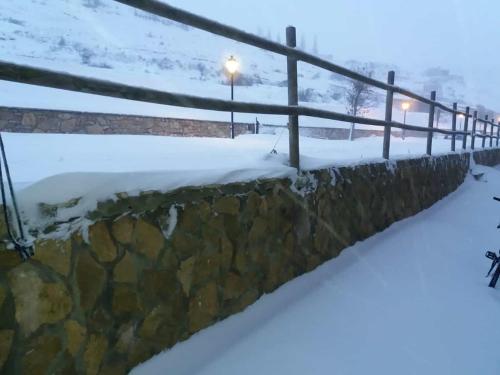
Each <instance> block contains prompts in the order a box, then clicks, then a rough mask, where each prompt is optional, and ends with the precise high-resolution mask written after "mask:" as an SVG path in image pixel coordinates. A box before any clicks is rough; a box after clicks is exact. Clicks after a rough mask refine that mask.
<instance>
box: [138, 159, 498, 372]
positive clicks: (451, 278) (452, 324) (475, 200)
mask: <svg viewBox="0 0 500 375" xmlns="http://www.w3.org/2000/svg"><path fill="white" fill-rule="evenodd" d="M476 169H478V170H482V171H484V172H486V174H485V178H484V179H485V180H486V181H487V182H484V181H479V182H478V181H475V180H473V179H472V178H470V177H469V178H468V179H467V181H466V182H465V183H464V184H463V185H462V186H461V187H460V188H459V190H458V191H457V192H455V193H453V194H451V195H450V196H449V197H447V198H445V199H443V200H442V201H440V202H438V203H437V204H436V205H434V206H433V207H431V208H430V209H428V210H426V211H424V212H422V213H420V214H418V215H416V216H415V217H413V218H410V219H407V220H404V221H402V222H399V223H396V224H394V225H392V226H391V227H390V228H389V229H387V230H386V231H384V232H382V233H380V234H378V235H375V236H373V237H371V238H370V239H368V240H366V241H364V242H362V243H358V244H356V245H354V246H353V247H351V248H349V249H347V250H345V251H344V252H343V253H342V254H341V255H340V256H339V257H338V258H337V259H334V260H332V261H330V262H328V263H326V264H324V265H322V266H321V267H319V268H318V269H317V270H315V271H313V272H311V273H309V274H306V275H303V276H302V277H299V278H297V279H295V280H293V281H291V282H289V283H288V284H286V285H284V286H282V287H281V288H279V289H278V290H277V291H275V292H274V293H272V294H270V295H266V296H264V297H262V298H261V299H260V300H258V301H257V302H256V303H255V304H254V305H252V306H250V307H249V308H248V309H247V310H246V311H244V312H243V313H240V314H237V315H235V316H232V317H230V318H228V319H226V320H225V321H222V322H220V323H218V324H216V325H215V326H212V327H210V328H208V329H206V330H204V331H202V332H200V333H198V334H196V335H194V336H193V337H192V338H190V339H189V340H188V341H186V342H183V343H180V344H178V345H177V346H175V347H174V348H173V349H172V350H170V351H167V352H165V353H162V354H160V355H159V356H157V357H155V358H153V359H152V360H150V361H148V362H146V363H145V364H143V365H142V366H140V367H138V368H136V369H135V370H134V371H133V374H135V375H140V374H165V373H168V374H170V373H171V374H176V375H183V374H203V375H209V374H210V375H211V374H214V375H215V374H217V375H225V374H228V375H229V374H238V375H242V374H288V375H290V374H342V375H343V374H353V375H357V374H363V375H365V374H383V375H392V374H394V375H399V374H419V375H421V374H440V375H443V374H453V375H461V374H463V375H471V374H481V375H498V374H500V356H499V355H498V353H497V352H498V344H499V341H498V340H499V337H500V324H498V317H499V316H500V288H498V289H496V290H494V289H491V288H488V287H487V283H488V279H486V278H485V277H484V276H485V273H486V271H487V269H488V267H489V265H490V263H489V261H488V260H487V259H486V258H485V257H484V253H485V251H486V250H495V249H497V246H498V245H499V241H498V240H499V239H500V232H498V231H497V230H496V229H495V227H496V224H497V223H498V221H499V218H500V203H497V202H494V201H493V200H492V196H493V195H495V194H500V171H498V170H496V169H492V168H487V167H482V166H478V167H476Z"/></svg>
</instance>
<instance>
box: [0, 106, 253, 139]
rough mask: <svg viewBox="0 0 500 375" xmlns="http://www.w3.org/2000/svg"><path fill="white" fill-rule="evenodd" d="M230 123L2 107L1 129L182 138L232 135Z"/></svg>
mask: <svg viewBox="0 0 500 375" xmlns="http://www.w3.org/2000/svg"><path fill="white" fill-rule="evenodd" d="M253 126H254V125H253V124H243V123H236V124H235V134H236V135H240V134H247V133H253V132H254V128H253ZM230 129H231V126H230V123H229V122H220V121H200V120H187V119H176V118H168V117H147V116H131V115H115V114H107V113H89V112H72V111H55V110H44V109H29V108H11V107H0V130H1V131H7V132H16V133H60V134H138V135H139V134H140V135H170V136H179V137H218V138H228V137H229V136H230Z"/></svg>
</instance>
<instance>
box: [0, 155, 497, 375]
mask: <svg viewBox="0 0 500 375" xmlns="http://www.w3.org/2000/svg"><path fill="white" fill-rule="evenodd" d="M482 153H484V155H483V156H481V157H482V158H488V159H489V160H493V159H495V160H498V159H499V158H500V152H499V151H498V150H489V151H482ZM468 167H469V155H468V154H467V153H464V154H450V155H445V156H440V157H433V158H427V157H425V158H419V159H411V160H401V161H397V162H390V163H378V164H368V165H359V166H355V167H342V168H332V169H324V170H318V171H312V172H308V173H305V174H304V175H302V176H300V177H299V178H298V179H297V180H296V181H295V182H293V183H292V181H291V180H289V179H273V180H265V181H255V182H250V183H235V184H229V185H223V186H206V187H200V188H188V187H186V188H182V189H179V190H177V191H173V192H170V193H165V194H160V193H157V192H148V193H143V194H141V195H140V196H138V197H127V196H126V195H124V194H122V195H119V198H118V199H117V200H115V201H107V202H101V203H100V204H99V206H98V209H97V210H96V211H95V212H92V213H89V214H88V215H87V219H89V220H91V222H92V223H93V224H92V225H90V227H89V228H88V233H87V232H86V231H83V232H82V233H83V234H82V233H80V232H75V233H72V234H71V235H70V236H69V238H67V239H59V240H38V241H37V243H36V255H35V257H34V258H33V259H31V260H30V261H28V262H25V263H21V262H20V261H19V259H18V257H17V255H16V254H15V253H13V252H9V251H0V369H3V373H9V374H13V373H26V374H44V373H68V374H74V373H78V374H124V373H126V371H128V370H129V369H131V368H132V367H133V366H135V365H137V364H138V363H140V362H142V361H145V360H147V359H148V358H150V357H151V356H153V355H154V354H155V353H158V352H160V351H161V350H163V349H165V348H169V347H171V346H173V345H174V344H175V343H177V342H179V341H182V340H185V339H187V338H188V337H190V336H191V335H192V334H193V333H195V332H197V331H199V330H201V329H203V328H205V327H208V326H210V325H211V324H214V323H215V322H217V321H219V320H221V319H224V318H226V317H228V316H230V315H231V314H234V313H236V312H238V311H242V310H243V309H245V307H247V306H248V305H250V304H252V303H253V302H254V301H256V300H257V299H258V298H259V297H260V296H261V295H263V294H264V293H270V292H272V291H273V290H275V289H276V288H278V287H279V286H280V285H282V284H284V283H286V282H287V281H289V280H291V279H293V278H294V277H297V276H299V275H301V274H303V273H305V272H309V271H311V270H313V269H314V268H316V267H317V266H318V265H320V264H321V263H323V262H325V261H327V260H329V259H331V258H334V257H336V256H337V255H338V254H339V253H340V252H341V251H342V250H343V249H345V248H347V247H349V246H351V245H352V244H354V243H355V242H356V241H361V240H363V239H365V238H367V237H369V236H371V235H373V234H375V233H377V232H379V231H381V230H383V229H385V228H387V227H388V226H389V225H391V224H392V223H394V222H396V221H398V220H401V219H404V218H406V217H409V216H411V215H414V214H416V213H418V212H419V211H421V210H423V209H425V208H427V207H429V206H431V205H432V204H433V203H435V202H436V201H438V200H439V199H441V198H443V197H445V196H446V195H447V194H449V193H450V192H452V191H454V190H455V189H456V188H457V187H458V186H459V185H460V184H461V183H462V182H463V180H464V177H465V175H466V173H467V171H468ZM59 225H63V224H59ZM57 229H58V228H57V225H55V226H53V227H52V228H51V231H52V232H53V231H55V230H57ZM195 354H196V353H193V355H195Z"/></svg>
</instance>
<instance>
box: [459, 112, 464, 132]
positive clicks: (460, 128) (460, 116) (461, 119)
mask: <svg viewBox="0 0 500 375" xmlns="http://www.w3.org/2000/svg"><path fill="white" fill-rule="evenodd" d="M458 117H459V118H460V126H459V128H458V130H462V124H463V122H464V118H465V116H464V115H463V114H461V113H460V114H459V115H458Z"/></svg>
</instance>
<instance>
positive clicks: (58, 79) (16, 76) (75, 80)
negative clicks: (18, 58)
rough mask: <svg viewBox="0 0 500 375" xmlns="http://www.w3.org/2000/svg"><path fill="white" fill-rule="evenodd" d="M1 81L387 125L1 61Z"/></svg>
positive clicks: (394, 124) (191, 105)
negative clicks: (205, 96)
mask: <svg viewBox="0 0 500 375" xmlns="http://www.w3.org/2000/svg"><path fill="white" fill-rule="evenodd" d="M0 79H2V80H6V81H12V82H17V83H24V84H30V85H37V86H44V87H50V88H55V89H61V90H68V91H76V92H80V93H86V94H93V95H101V96H108V97H113V98H118V99H127V100H135V101H140V102H147V103H155V104H163V105H171V106H177V107H187V108H197V109H204V110H211V111H223V112H231V111H233V112H241V113H260V114H270V115H299V116H309V117H317V118H323V119H329V120H336V121H342V122H349V123H352V122H355V123H357V124H363V125H373V126H379V127H384V126H386V125H387V122H386V121H384V120H378V119H372V118H366V117H358V116H352V115H347V114H344V113H337V112H333V111H327V110H323V109H318V108H311V107H304V106H287V105H277V104H261V103H248V102H238V101H228V100H223V99H210V98H203V97H199V96H194V95H186V94H179V93H172V92H166V91H160V90H155V89H150V88H145V87H136V86H131V85H126V84H123V83H117V82H112V81H106V80H101V79H97V78H90V77H82V76H77V75H74V74H70V73H64V72H57V71H52V70H48V69H44V68H38V67H33V66H26V65H19V64H16V63H11V62H6V61H2V60H0ZM390 125H391V126H392V127H395V128H399V129H405V130H415V131H420V132H427V133H428V132H432V133H442V134H452V133H453V131H451V130H446V129H429V128H424V127H420V126H415V125H409V124H401V123H399V122H394V121H393V122H390ZM455 134H463V135H465V134H467V133H466V132H461V131H456V132H455Z"/></svg>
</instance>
